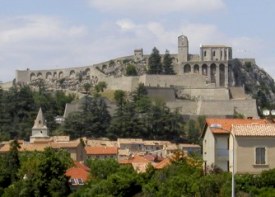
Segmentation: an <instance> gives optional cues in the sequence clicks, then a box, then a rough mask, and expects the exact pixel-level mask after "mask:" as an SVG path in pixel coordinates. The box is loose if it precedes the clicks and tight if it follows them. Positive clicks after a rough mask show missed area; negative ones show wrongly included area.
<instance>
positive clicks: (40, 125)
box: [30, 108, 49, 142]
mask: <svg viewBox="0 0 275 197" xmlns="http://www.w3.org/2000/svg"><path fill="white" fill-rule="evenodd" d="M37 138H38V139H47V138H49V136H48V128H47V126H46V122H45V119H44V116H43V112H42V109H41V108H40V109H39V111H38V114H37V117H36V119H35V121H34V125H33V127H32V135H31V140H30V141H31V142H32V141H34V140H35V139H37Z"/></svg>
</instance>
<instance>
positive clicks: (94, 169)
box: [86, 159, 120, 179]
mask: <svg viewBox="0 0 275 197" xmlns="http://www.w3.org/2000/svg"><path fill="white" fill-rule="evenodd" d="M86 163H87V165H88V167H89V168H90V170H91V171H90V172H91V177H93V178H96V179H107V177H108V176H110V175H111V174H113V173H115V172H117V171H118V170H119V168H120V164H119V163H118V162H117V161H116V160H114V159H89V160H87V161H86Z"/></svg>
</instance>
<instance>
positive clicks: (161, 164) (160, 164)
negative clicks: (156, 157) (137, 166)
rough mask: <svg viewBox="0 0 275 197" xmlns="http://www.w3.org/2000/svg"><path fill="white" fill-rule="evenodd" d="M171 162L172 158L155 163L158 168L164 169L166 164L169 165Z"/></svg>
mask: <svg viewBox="0 0 275 197" xmlns="http://www.w3.org/2000/svg"><path fill="white" fill-rule="evenodd" d="M170 164H171V160H170V159H169V158H165V159H163V160H162V161H161V162H159V163H156V164H155V166H154V167H155V168H156V169H163V168H165V167H166V166H169V165H170Z"/></svg>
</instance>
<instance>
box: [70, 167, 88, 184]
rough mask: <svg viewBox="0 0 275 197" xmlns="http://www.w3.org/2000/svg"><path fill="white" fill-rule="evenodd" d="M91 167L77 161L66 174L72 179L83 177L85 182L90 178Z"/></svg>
mask: <svg viewBox="0 0 275 197" xmlns="http://www.w3.org/2000/svg"><path fill="white" fill-rule="evenodd" d="M89 171H90V169H89V168H88V167H87V166H85V165H84V164H83V163H80V162H75V166H74V167H71V168H69V169H67V170H66V173H65V174H66V176H68V177H70V178H72V179H82V180H83V181H84V182H85V181H87V180H88V178H89Z"/></svg>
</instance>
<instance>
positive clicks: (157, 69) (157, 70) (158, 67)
mask: <svg viewBox="0 0 275 197" xmlns="http://www.w3.org/2000/svg"><path fill="white" fill-rule="evenodd" d="M148 64H149V65H148V66H149V69H148V74H161V73H162V64H161V56H160V54H159V50H158V49H157V48H156V47H154V48H153V50H152V53H151V55H150V57H149V62H148Z"/></svg>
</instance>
